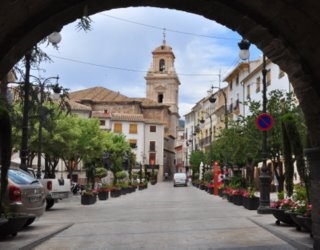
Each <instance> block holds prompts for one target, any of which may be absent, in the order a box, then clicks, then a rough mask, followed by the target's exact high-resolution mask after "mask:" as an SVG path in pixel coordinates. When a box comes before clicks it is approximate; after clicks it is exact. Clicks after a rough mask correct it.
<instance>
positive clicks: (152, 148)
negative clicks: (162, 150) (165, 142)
mask: <svg viewBox="0 0 320 250" xmlns="http://www.w3.org/2000/svg"><path fill="white" fill-rule="evenodd" d="M149 151H151V152H155V151H156V142H155V141H150V143H149Z"/></svg>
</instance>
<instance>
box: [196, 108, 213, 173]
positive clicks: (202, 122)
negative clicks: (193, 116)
mask: <svg viewBox="0 0 320 250" xmlns="http://www.w3.org/2000/svg"><path fill="white" fill-rule="evenodd" d="M202 112H203V113H205V114H207V115H208V117H209V119H210V130H209V139H210V167H212V160H213V159H212V158H213V157H212V117H211V115H210V114H209V113H208V112H206V111H202ZM199 122H200V123H201V124H204V122H205V120H204V119H203V117H202V118H201V119H200V121H199Z"/></svg>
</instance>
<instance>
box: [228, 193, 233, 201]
mask: <svg viewBox="0 0 320 250" xmlns="http://www.w3.org/2000/svg"><path fill="white" fill-rule="evenodd" d="M227 199H228V201H229V202H233V195H230V194H228V195H227Z"/></svg>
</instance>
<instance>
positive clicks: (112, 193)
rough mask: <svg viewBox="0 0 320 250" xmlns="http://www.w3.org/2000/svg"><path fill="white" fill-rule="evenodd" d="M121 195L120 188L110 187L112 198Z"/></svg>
mask: <svg viewBox="0 0 320 250" xmlns="http://www.w3.org/2000/svg"><path fill="white" fill-rule="evenodd" d="M120 195H121V189H112V190H111V191H110V196H111V197H113V198H116V197H119V196H120Z"/></svg>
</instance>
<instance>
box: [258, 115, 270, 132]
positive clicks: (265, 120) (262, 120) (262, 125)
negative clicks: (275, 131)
mask: <svg viewBox="0 0 320 250" xmlns="http://www.w3.org/2000/svg"><path fill="white" fill-rule="evenodd" d="M256 125H257V127H258V129H259V130H261V131H268V130H269V129H271V128H272V126H273V117H272V116H271V115H270V114H268V113H262V114H260V115H258V117H257V119H256Z"/></svg>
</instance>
